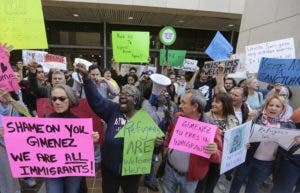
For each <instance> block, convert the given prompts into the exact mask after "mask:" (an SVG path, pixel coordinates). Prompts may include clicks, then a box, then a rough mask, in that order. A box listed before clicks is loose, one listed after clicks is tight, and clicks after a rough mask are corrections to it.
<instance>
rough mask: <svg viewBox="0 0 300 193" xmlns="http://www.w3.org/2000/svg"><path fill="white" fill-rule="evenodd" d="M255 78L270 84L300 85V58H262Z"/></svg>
mask: <svg viewBox="0 0 300 193" xmlns="http://www.w3.org/2000/svg"><path fill="white" fill-rule="evenodd" d="M257 79H258V80H260V81H262V82H267V83H271V84H275V83H280V84H283V85H285V86H300V59H275V58H262V59H261V61H260V66H259V70H258V75H257Z"/></svg>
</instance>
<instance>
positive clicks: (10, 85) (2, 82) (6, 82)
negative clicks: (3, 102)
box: [0, 45, 20, 91]
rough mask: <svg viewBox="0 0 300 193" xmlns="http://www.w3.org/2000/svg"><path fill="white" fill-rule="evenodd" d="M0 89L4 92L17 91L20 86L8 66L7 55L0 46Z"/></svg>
mask: <svg viewBox="0 0 300 193" xmlns="http://www.w3.org/2000/svg"><path fill="white" fill-rule="evenodd" d="M0 89H2V90H5V91H14V90H19V89H20V86H19V83H18V80H17V78H16V77H15V75H14V72H13V70H12V69H11V66H10V64H9V58H8V54H7V52H6V51H5V49H4V47H3V46H2V45H0Z"/></svg>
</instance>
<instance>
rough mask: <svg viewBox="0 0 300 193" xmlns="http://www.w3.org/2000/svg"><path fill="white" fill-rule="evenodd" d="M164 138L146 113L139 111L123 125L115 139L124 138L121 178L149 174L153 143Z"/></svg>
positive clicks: (142, 110)
mask: <svg viewBox="0 0 300 193" xmlns="http://www.w3.org/2000/svg"><path fill="white" fill-rule="evenodd" d="M162 136H164V134H163V132H162V131H161V130H160V128H159V127H158V126H157V125H156V124H155V122H154V121H153V119H152V118H151V117H150V116H149V115H148V113H147V112H146V111H145V110H144V109H141V110H139V111H138V112H136V113H135V115H134V116H133V117H132V118H131V119H130V120H129V121H128V122H127V123H126V124H125V125H124V127H123V128H122V129H121V130H120V131H119V132H118V133H117V135H116V136H115V138H124V149H123V162H122V176H126V175H135V174H149V173H150V170H151V162H152V155H153V150H154V141H155V138H156V137H162Z"/></svg>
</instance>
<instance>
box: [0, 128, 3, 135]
mask: <svg viewBox="0 0 300 193" xmlns="http://www.w3.org/2000/svg"><path fill="white" fill-rule="evenodd" d="M3 134H4V130H3V127H0V137H3Z"/></svg>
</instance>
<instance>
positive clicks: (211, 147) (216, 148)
mask: <svg viewBox="0 0 300 193" xmlns="http://www.w3.org/2000/svg"><path fill="white" fill-rule="evenodd" d="M205 151H206V152H207V153H210V154H211V156H210V158H209V160H210V161H211V162H213V163H220V162H221V158H222V138H221V133H220V131H219V129H217V132H216V136H215V138H214V142H211V143H209V144H208V145H207V146H206V147H205Z"/></svg>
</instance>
